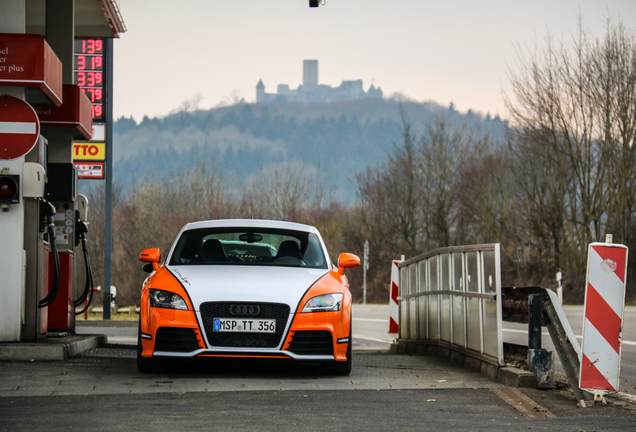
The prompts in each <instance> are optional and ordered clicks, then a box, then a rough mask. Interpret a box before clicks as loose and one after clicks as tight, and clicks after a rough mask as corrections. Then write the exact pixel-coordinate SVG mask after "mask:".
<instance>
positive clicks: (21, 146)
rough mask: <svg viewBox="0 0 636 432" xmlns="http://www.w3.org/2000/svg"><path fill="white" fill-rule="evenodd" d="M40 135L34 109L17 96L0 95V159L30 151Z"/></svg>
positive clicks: (13, 157) (20, 155)
mask: <svg viewBox="0 0 636 432" xmlns="http://www.w3.org/2000/svg"><path fill="white" fill-rule="evenodd" d="M39 136H40V121H39V120H38V115H37V114H36V113H35V110H34V109H33V108H32V107H31V105H29V104H28V103H26V102H25V101H23V100H22V99H19V98H17V97H13V96H0V159H17V158H19V157H22V156H24V155H26V154H27V153H28V152H30V151H31V149H32V148H33V146H35V143H36V142H37V140H38V137H39Z"/></svg>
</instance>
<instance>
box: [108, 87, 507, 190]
mask: <svg viewBox="0 0 636 432" xmlns="http://www.w3.org/2000/svg"><path fill="white" fill-rule="evenodd" d="M401 110H402V111H403V112H404V113H405V114H406V115H407V117H408V118H409V119H410V121H411V122H412V123H413V126H414V127H415V128H418V129H419V128H422V127H423V126H424V125H425V124H426V123H428V122H429V121H431V120H432V119H434V118H435V117H436V116H442V115H443V116H445V118H446V119H447V121H448V122H450V123H455V122H456V123H457V124H460V123H461V124H467V125H469V126H470V127H472V128H474V129H475V130H479V131H481V132H483V133H490V134H498V133H500V131H501V121H500V119H499V118H494V119H491V118H490V117H489V116H488V117H486V118H484V117H483V116H482V115H480V114H474V113H471V112H469V113H467V114H460V113H458V112H457V111H455V110H454V109H453V108H452V106H451V107H450V108H449V107H441V106H439V105H437V104H435V103H414V102H408V101H406V102H398V101H395V100H382V99H368V100H357V101H348V102H338V103H310V104H303V103H267V104H245V103H242V104H237V105H234V106H230V107H223V108H215V109H211V110H207V111H193V112H177V113H174V114H171V115H168V116H166V117H162V118H148V117H144V118H143V120H142V121H141V122H140V123H139V124H138V123H136V122H135V121H134V120H132V119H127V118H120V119H118V120H117V121H116V122H115V125H114V148H113V154H114V178H115V181H116V182H117V183H118V184H119V185H121V186H122V187H123V188H124V192H125V190H126V188H127V187H129V186H131V185H134V184H135V183H137V182H138V181H139V180H140V179H142V178H144V177H146V176H149V175H151V176H157V175H158V176H161V177H162V178H165V176H166V175H168V174H169V173H173V172H178V171H180V170H182V169H183V168H187V167H193V166H199V165H201V163H205V164H206V165H207V166H215V167H217V168H220V169H221V170H222V172H223V175H224V176H225V177H226V178H227V180H228V183H231V184H240V183H242V181H243V180H245V178H246V177H247V176H249V175H250V174H253V173H255V172H257V171H258V170H259V169H260V168H262V167H265V166H266V165H268V164H271V163H275V162H282V161H290V162H295V161H302V162H303V163H305V164H308V165H311V166H313V167H320V169H321V170H322V171H323V172H324V173H325V174H326V175H327V176H328V177H329V178H332V179H335V181H337V182H338V185H339V188H341V189H342V188H344V189H345V191H344V194H343V195H344V196H345V197H346V200H347V201H348V200H350V199H352V198H353V197H354V196H355V185H354V182H353V179H354V176H355V174H356V173H358V172H360V171H362V170H364V169H365V168H366V167H367V166H369V165H372V164H375V163H376V162H378V161H379V160H381V159H383V158H384V156H385V155H386V152H387V151H390V149H391V148H392V143H394V142H399V141H400V140H401V134H402V130H403V128H402V119H401Z"/></svg>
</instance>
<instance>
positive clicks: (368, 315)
mask: <svg viewBox="0 0 636 432" xmlns="http://www.w3.org/2000/svg"><path fill="white" fill-rule="evenodd" d="M384 311H385V310H384V309H383V307H374V306H361V305H358V306H356V308H355V309H354V313H355V315H354V317H355V321H354V324H353V325H354V331H353V333H354V359H353V361H354V363H353V372H352V373H351V375H350V376H348V377H333V376H328V375H324V374H323V373H322V370H321V369H320V368H319V367H317V366H316V365H311V364H297V363H288V362H285V363H279V362H272V363H262V362H253V361H229V360H205V361H188V362H181V363H174V364H172V365H171V368H170V369H168V370H166V371H164V372H161V373H157V374H140V373H139V372H138V371H137V368H136V351H135V349H136V346H135V343H136V332H137V327H136V324H135V323H134V322H129V323H121V324H113V323H111V324H112V325H109V326H105V325H104V324H103V323H94V324H93V326H90V327H89V326H85V325H81V323H80V325H78V333H101V334H107V336H108V340H109V343H110V344H111V345H108V346H106V347H102V348H96V349H93V350H90V351H86V352H84V353H83V354H81V355H79V356H77V357H74V358H72V359H70V360H67V361H50V362H17V361H4V362H0V419H2V421H0V431H22V430H29V431H41V430H42V431H44V430H46V431H48V430H57V429H65V430H82V431H92V430H96V431H97V430H99V431H119V430H126V431H127V430H144V431H145V430H153V431H179V430H189V431H190V430H229V431H231V430H259V431H260V430H263V431H269V430H308V431H314V430H316V431H318V430H320V431H325V430H343V429H350V430H365V431H367V430H369V431H376V430H377V431H384V430H424V429H425V430H431V431H442V430H444V431H446V430H466V431H473V430H474V431H482V430H489V431H509V430H551V431H552V430H555V429H558V430H564V431H592V430H594V431H603V430H621V431H629V430H634V431H636V397H633V396H630V395H628V394H624V395H621V396H620V397H608V398H607V401H608V405H606V406H603V405H602V404H600V403H597V404H595V405H593V406H589V407H587V408H578V407H577V404H576V400H575V399H574V397H573V395H572V392H571V391H570V390H569V388H567V386H564V385H559V386H558V387H557V389H554V390H548V391H544V390H537V389H513V388H510V387H502V386H501V384H498V383H496V382H494V381H491V380H489V379H488V378H487V377H485V376H484V375H481V374H479V373H476V372H471V371H469V370H467V369H464V368H461V367H457V366H453V365H450V364H448V363H447V362H446V361H443V360H440V359H437V358H434V357H424V356H411V355H392V354H389V353H388V351H387V349H388V347H389V344H390V342H391V340H392V339H391V337H390V336H389V335H387V334H386V320H385V319H384V318H383V316H384V315H383V314H384ZM95 324H97V326H95ZM573 327H574V326H573ZM513 330H514V329H513ZM575 332H576V329H575ZM508 333H511V334H520V333H518V332H517V331H513V332H508ZM522 336H523V335H522ZM545 342H546V341H545V340H544V343H545ZM547 342H548V343H549V338H548V340H547ZM624 359H625V357H624V358H623V360H624ZM622 382H624V381H622ZM502 389H503V390H505V391H506V392H508V393H512V394H513V396H515V395H516V398H514V399H504V397H503V396H501V394H502ZM528 415H530V418H529V417H528ZM535 416H539V417H540V418H534V417H535Z"/></svg>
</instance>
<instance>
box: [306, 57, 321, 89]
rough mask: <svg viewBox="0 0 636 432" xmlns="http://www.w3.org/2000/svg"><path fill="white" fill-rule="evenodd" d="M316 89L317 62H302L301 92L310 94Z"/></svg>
mask: <svg viewBox="0 0 636 432" xmlns="http://www.w3.org/2000/svg"><path fill="white" fill-rule="evenodd" d="M316 87H318V60H303V91H304V92H305V93H311V92H312V91H314V90H315V89H316Z"/></svg>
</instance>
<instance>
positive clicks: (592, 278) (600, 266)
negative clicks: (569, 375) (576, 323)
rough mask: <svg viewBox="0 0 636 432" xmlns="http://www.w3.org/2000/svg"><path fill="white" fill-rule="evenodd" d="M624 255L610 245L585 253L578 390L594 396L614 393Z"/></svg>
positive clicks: (596, 245) (620, 247)
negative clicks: (584, 286)
mask: <svg viewBox="0 0 636 432" xmlns="http://www.w3.org/2000/svg"><path fill="white" fill-rule="evenodd" d="M627 252H628V250H627V247H626V246H623V245H618V244H611V243H592V244H590V247H589V250H588V258H587V281H586V290H585V319H584V322H583V343H582V347H581V351H582V358H581V370H580V373H579V387H580V388H582V389H583V390H586V391H588V392H590V393H593V394H595V395H602V394H603V393H607V392H614V391H618V377H619V372H620V332H621V325H622V320H623V310H624V306H625V281H626V276H627Z"/></svg>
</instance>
